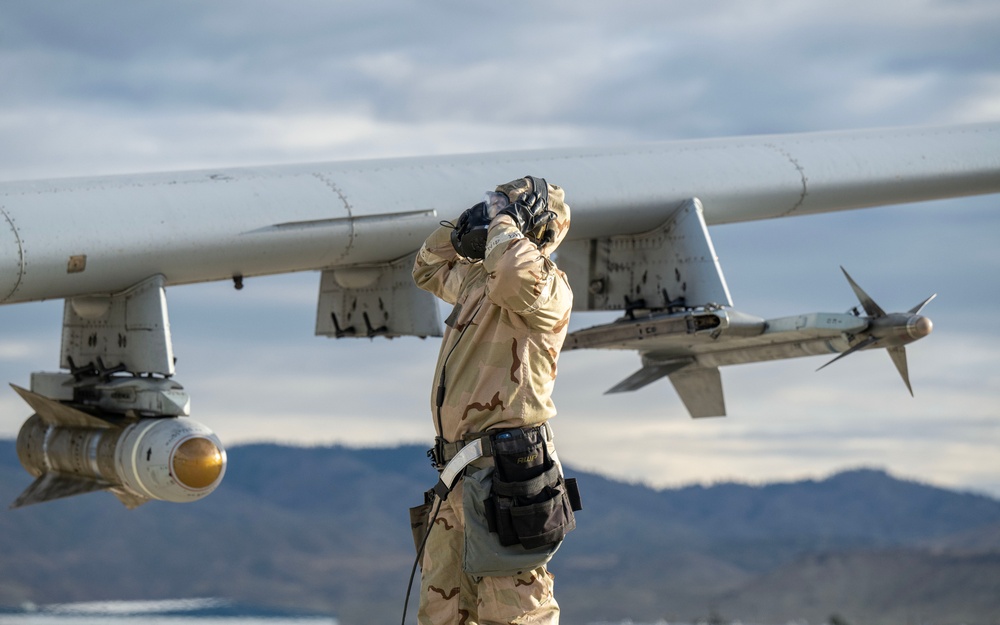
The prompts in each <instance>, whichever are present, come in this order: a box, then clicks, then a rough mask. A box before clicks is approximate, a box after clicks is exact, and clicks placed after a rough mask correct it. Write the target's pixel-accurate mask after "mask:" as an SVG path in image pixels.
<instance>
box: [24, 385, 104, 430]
mask: <svg viewBox="0 0 1000 625" xmlns="http://www.w3.org/2000/svg"><path fill="white" fill-rule="evenodd" d="M11 387H12V388H13V389H14V390H15V391H17V394H18V395H20V396H21V398H22V399H24V401H26V402H28V405H29V406H31V407H32V408H33V409H34V410H35V412H36V413H38V416H39V418H41V420H42V421H43V422H44V423H45V424H46V425H60V426H64V427H84V428H110V427H113V425H112V424H111V423H109V422H107V421H105V420H104V419H99V418H97V417H95V416H93V415H89V414H87V413H86V412H83V411H82V410H77V409H76V408H73V407H71V406H67V405H66V404H64V403H62V402H58V401H56V400H54V399H49V398H48V397H44V396H42V395H39V394H38V393H34V392H32V391H29V390H27V389H24V388H21V387H20V386H18V385H16V384H11Z"/></svg>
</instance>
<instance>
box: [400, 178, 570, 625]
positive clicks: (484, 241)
mask: <svg viewBox="0 0 1000 625" xmlns="http://www.w3.org/2000/svg"><path fill="white" fill-rule="evenodd" d="M535 185H537V186H538V187H539V188H538V189H535V188H533V187H534V186H535ZM546 195H547V198H545V196H546ZM540 198H544V199H547V202H546V201H544V199H540ZM475 210H480V211H487V213H486V214H487V216H486V217H485V218H483V217H481V218H480V220H479V222H478V225H477V224H476V223H475V219H470V218H469V215H470V214H472V213H470V211H475ZM569 217H570V210H569V206H567V205H566V203H565V201H564V192H563V190H562V189H561V188H559V187H557V186H555V185H551V184H547V183H546V182H545V181H544V180H542V179H539V178H532V177H526V178H521V179H518V180H514V181H511V182H509V183H506V184H502V185H500V186H498V187H497V188H496V192H494V193H488V194H487V198H486V200H485V201H484V202H483V203H481V204H478V205H476V206H475V207H473V208H471V209H469V210H468V211H466V213H463V216H462V219H460V220H459V222H458V224H457V227H452V225H451V224H444V222H443V225H442V227H440V228H438V229H437V230H436V231H435V232H434V233H433V234H431V235H430V237H428V238H427V240H426V241H425V242H424V245H423V246H422V247H421V249H420V252H419V253H418V255H417V258H416V262H415V264H414V267H413V278H414V280H415V281H416V283H417V285H418V286H420V287H421V288H423V289H425V290H427V291H430V292H431V293H434V294H435V295H436V296H438V297H439V298H441V299H442V300H444V301H446V302H448V303H449V304H453V305H454V309H453V311H452V313H451V315H450V316H449V317H448V320H447V322H446V325H447V327H446V329H445V333H444V338H443V341H442V344H441V351H440V355H439V357H438V361H437V366H436V368H435V373H434V378H433V380H434V385H433V392H432V394H431V410H432V414H433V420H434V425H435V429H436V431H437V435H438V438H437V441H438V443H437V445H436V446H435V448H436V449H437V450H439V451H440V450H441V449H452V451H454V449H456V448H458V447H460V446H462V445H463V444H464V442H463V441H470V440H473V439H475V438H476V437H477V436H482V433H484V432H487V431H488V430H489V431H490V432H491V433H494V435H495V433H496V432H509V431H512V432H515V433H518V432H519V431H521V430H518V429H519V428H523V431H525V432H528V431H536V430H537V431H538V432H541V433H542V435H543V436H544V437H545V443H544V444H545V454H546V455H548V454H551V458H552V460H553V461H554V462H555V463H556V464H558V459H557V458H556V457H555V453H554V451H555V450H554V447H553V445H552V440H551V439H552V437H551V429H550V428H549V426H548V425H547V421H548V420H549V419H550V418H552V417H553V416H555V414H556V409H555V406H554V404H553V402H552V397H551V396H552V389H553V386H554V383H555V379H556V363H557V361H558V358H559V351H560V349H561V348H562V344H563V341H564V339H565V337H566V329H567V326H568V324H569V318H570V309H571V308H572V304H573V295H572V291H571V290H570V286H569V282H568V281H567V279H566V275H565V274H564V273H563V272H562V271H560V270H559V269H558V267H556V265H555V263H554V262H553V261H552V260H551V258H550V255H551V253H552V252H553V251H554V250H555V249H556V247H558V245H559V243H560V242H561V241H562V240H563V239H564V238H565V236H566V234H567V232H568V230H569V221H570V219H569ZM477 227H478V228H479V229H480V232H479V233H478V234H479V240H478V241H477V243H476V245H473V247H476V248H478V249H477V250H476V251H473V252H467V251H466V250H464V249H463V251H464V252H466V254H468V255H471V256H473V257H475V256H478V255H479V254H480V253H481V254H482V256H481V258H482V260H478V259H475V258H472V259H470V258H466V257H465V256H463V255H462V254H459V252H458V251H457V248H462V245H463V243H462V242H461V241H459V239H460V238H461V235H462V234H463V232H464V233H465V234H468V235H469V236H468V237H467V239H474V238H475V236H476V233H475V232H474V230H475V228H477ZM470 230H473V232H472V233H471V234H470ZM466 247H468V245H467V241H466ZM447 459H448V456H446V457H445V458H443V459H439V460H447ZM491 460H492V459H490V458H483V459H481V460H478V461H477V462H475V463H473V465H472V466H470V467H468V469H467V471H469V470H472V469H473V467H482V466H489V465H490V462H491ZM520 460H522V459H519V461H520ZM499 462H500V460H499V456H497V463H499ZM439 468H440V467H439ZM488 470H492V469H488ZM498 471H499V469H498ZM559 474H560V475H561V469H559ZM465 475H466V476H468V472H466V473H465ZM465 479H466V480H468V477H466V478H465ZM464 487H465V488H466V489H467V490H469V489H471V488H472V486H469V485H468V482H467V481H466V483H465V486H464ZM574 487H575V483H574ZM463 499H466V500H468V499H469V497H468V496H465V497H463V481H462V480H461V479H460V480H458V482H457V483H456V485H455V487H454V489H453V490H452V491H451V492H450V495H448V497H447V499H445V500H444V501H440V502H439V504H438V505H439V506H440V507H439V509H438V510H437V515H436V516H435V517H433V523H432V525H431V527H430V532H429V534H428V535H427V536H426V539H425V540H426V544H425V548H424V553H423V559H422V561H421V569H422V572H421V586H420V608H419V615H418V620H419V622H420V623H421V624H433V625H445V624H458V623H463V624H470V625H471V624H473V623H479V624H486V623H546V624H550V623H558V620H559V606H558V604H557V602H556V600H555V598H554V597H553V576H552V575H551V574H550V573H549V572H548V570H547V569H546V567H545V565H544V563H542V564H540V565H538V566H534V568H529V569H523V570H514V571H512V574H506V575H504V574H501V575H491V574H484V575H477V574H473V573H468V572H467V571H468V570H469V562H468V559H469V554H468V553H466V551H467V548H466V546H467V544H468V542H467V541H468V538H467V537H466V536H465V533H466V525H467V521H469V522H471V519H467V515H468V510H467V507H468V501H466V504H467V505H466V506H463ZM570 522H572V513H571V512H570ZM569 529H572V527H569ZM567 531H568V530H567ZM560 540H561V538H560ZM556 546H558V545H556ZM515 548H517V549H520V548H521V547H520V545H518V546H515ZM552 551H553V552H554V549H553V550H552ZM549 557H551V554H550V556H549ZM546 560H547V558H546Z"/></svg>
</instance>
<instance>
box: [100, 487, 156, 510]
mask: <svg viewBox="0 0 1000 625" xmlns="http://www.w3.org/2000/svg"><path fill="white" fill-rule="evenodd" d="M108 490H109V491H110V492H111V494H112V495H114V496H115V497H117V498H118V501H120V502H122V503H123V504H124V505H125V507H126V508H128V509H129V510H134V509H136V508H138V507H139V506H141V505H142V504H144V503H146V502H147V501H149V498H148V497H143V496H141V495H136V494H135V493H133V492H131V491H128V490H126V489H124V488H119V487H118V486H115V487H112V488H109V489H108Z"/></svg>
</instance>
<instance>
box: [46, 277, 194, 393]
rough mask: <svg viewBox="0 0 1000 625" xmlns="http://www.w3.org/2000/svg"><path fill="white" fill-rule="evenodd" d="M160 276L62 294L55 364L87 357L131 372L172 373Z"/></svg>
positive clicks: (82, 360)
mask: <svg viewBox="0 0 1000 625" xmlns="http://www.w3.org/2000/svg"><path fill="white" fill-rule="evenodd" d="M164 284H165V278H164V277H163V276H162V275H155V276H153V277H151V278H148V279H146V280H144V281H142V282H140V283H139V284H137V285H135V286H133V287H131V288H129V289H126V290H125V291H122V292H120V293H115V294H113V295H98V296H94V295H89V296H85V297H74V298H71V299H67V300H66V304H65V306H64V308H63V333H62V355H61V358H60V366H61V367H62V368H64V369H73V368H74V366H77V367H79V366H81V365H85V364H88V363H92V364H96V363H98V362H99V361H100V362H102V363H104V364H103V365H102V366H107V367H109V368H116V367H120V368H121V370H124V371H128V372H130V373H157V374H160V375H164V376H172V375H173V374H174V351H173V346H172V343H171V339H170V321H169V320H168V318H167V295H166V291H165V289H164Z"/></svg>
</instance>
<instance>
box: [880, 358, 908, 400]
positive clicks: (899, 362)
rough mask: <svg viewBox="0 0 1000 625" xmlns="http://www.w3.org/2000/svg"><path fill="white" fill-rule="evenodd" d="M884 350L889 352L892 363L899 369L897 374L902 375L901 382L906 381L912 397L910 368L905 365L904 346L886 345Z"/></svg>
mask: <svg viewBox="0 0 1000 625" xmlns="http://www.w3.org/2000/svg"><path fill="white" fill-rule="evenodd" d="M885 351H887V352H889V357H890V358H892V364H894V365H896V370H897V371H899V375H900V376H902V378H903V382H905V383H906V389H907V390H908V391H910V397H913V387H912V386H910V369H909V367H907V366H906V348H905V347H888V348H886V350H885Z"/></svg>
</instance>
